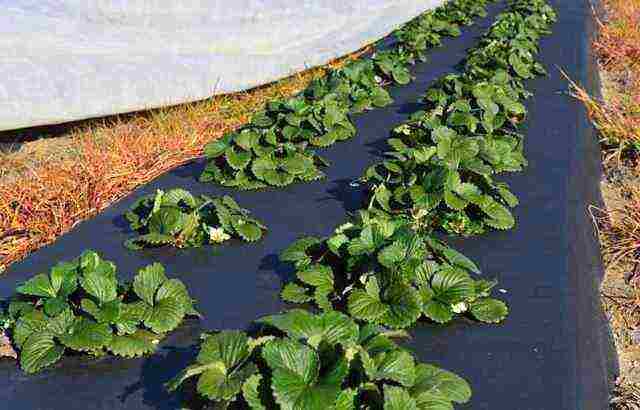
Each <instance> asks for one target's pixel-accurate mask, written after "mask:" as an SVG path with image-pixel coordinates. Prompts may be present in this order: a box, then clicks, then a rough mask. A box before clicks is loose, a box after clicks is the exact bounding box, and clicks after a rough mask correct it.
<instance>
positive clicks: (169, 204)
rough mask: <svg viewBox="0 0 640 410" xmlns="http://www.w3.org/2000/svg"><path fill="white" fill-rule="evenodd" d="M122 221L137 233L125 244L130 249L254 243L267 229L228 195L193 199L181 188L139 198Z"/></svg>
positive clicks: (193, 197)
mask: <svg viewBox="0 0 640 410" xmlns="http://www.w3.org/2000/svg"><path fill="white" fill-rule="evenodd" d="M125 218H126V219H127V220H128V221H129V224H130V227H131V229H133V230H135V231H137V232H138V233H139V234H140V235H139V236H137V237H135V238H132V239H129V240H127V241H126V242H125V246H126V247H127V248H129V249H141V248H143V247H144V246H161V245H168V244H170V245H173V246H176V247H179V248H182V247H193V246H202V245H203V244H218V243H221V242H224V241H226V240H228V239H231V238H232V237H239V238H242V239H243V240H245V241H248V242H254V241H257V240H259V239H260V238H261V237H262V234H263V231H265V230H266V229H267V228H266V226H264V225H263V224H262V223H261V222H260V221H258V220H257V219H254V218H252V217H251V216H250V214H249V211H247V210H246V209H243V208H240V206H239V205H238V204H237V203H236V202H235V201H234V200H233V198H231V197H229V196H226V195H225V196H223V197H222V198H211V197H209V196H206V195H201V196H195V195H192V194H191V193H189V192H188V191H185V190H184V189H180V188H176V189H171V190H169V191H167V192H164V191H162V190H158V191H157V192H156V193H155V195H149V196H145V197H143V198H140V199H139V200H138V201H136V203H135V204H134V205H133V206H132V208H131V209H130V210H129V211H128V212H127V213H125Z"/></svg>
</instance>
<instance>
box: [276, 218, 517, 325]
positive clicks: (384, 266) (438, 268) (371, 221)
mask: <svg viewBox="0 0 640 410" xmlns="http://www.w3.org/2000/svg"><path fill="white" fill-rule="evenodd" d="M281 260H283V261H287V262H292V263H294V265H295V268H296V273H295V275H296V280H295V281H293V282H291V283H288V284H287V285H286V286H285V287H284V289H283V291H282V298H283V299H284V300H286V301H288V302H293V303H307V302H313V303H315V304H316V305H317V306H318V307H319V308H321V309H323V310H327V311H329V310H333V309H334V308H335V309H345V308H346V311H347V312H348V313H349V315H351V316H352V317H354V318H356V319H359V320H362V321H365V322H371V323H377V324H381V325H384V326H387V327H390V328H407V327H409V326H411V325H413V324H414V323H415V322H416V321H417V320H418V319H419V318H420V317H423V316H424V317H426V318H428V319H430V320H432V321H434V322H437V323H446V322H449V321H451V320H452V319H453V318H454V316H455V315H458V314H463V315H467V316H469V317H471V318H474V319H476V320H479V321H482V322H488V323H498V322H501V321H502V320H503V319H504V318H505V317H506V315H507V312H508V310H507V307H506V305H505V304H504V303H503V302H501V301H499V300H496V299H492V298H490V297H489V296H490V292H491V289H492V288H493V287H494V286H495V282H490V281H486V280H475V279H473V278H472V277H471V275H470V272H472V273H479V270H478V267H477V266H476V265H475V264H474V263H473V262H472V261H471V260H469V259H468V258H466V257H465V256H464V255H462V254H460V253H459V252H457V251H455V250H454V249H453V248H450V247H449V246H447V245H446V244H445V243H444V242H442V241H440V240H438V239H437V238H435V237H433V236H431V235H428V234H425V232H424V230H423V225H422V221H421V220H420V219H419V218H418V217H415V218H411V219H409V218H402V217H395V218H391V217H388V216H387V215H385V214H384V213H380V212H368V211H360V213H359V214H358V218H356V219H355V220H354V221H353V222H350V223H347V224H345V225H342V226H341V227H339V228H338V229H336V231H335V233H334V234H333V235H332V236H330V237H328V238H325V239H322V240H321V239H318V238H312V237H307V238H302V239H300V240H298V241H296V242H294V243H293V244H292V245H291V246H289V247H288V248H287V249H285V250H284V252H282V254H281Z"/></svg>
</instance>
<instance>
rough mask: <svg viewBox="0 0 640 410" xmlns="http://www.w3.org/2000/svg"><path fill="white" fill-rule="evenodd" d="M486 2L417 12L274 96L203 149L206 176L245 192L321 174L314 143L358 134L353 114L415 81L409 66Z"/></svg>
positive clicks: (465, 1) (465, 0) (464, 1)
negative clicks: (364, 53)
mask: <svg viewBox="0 0 640 410" xmlns="http://www.w3.org/2000/svg"><path fill="white" fill-rule="evenodd" d="M486 3H487V1H486V0H480V1H478V0H476V1H471V0H456V1H452V2H449V3H447V4H446V5H444V6H442V7H441V8H439V9H438V10H436V11H429V12H427V13H424V14H423V15H421V16H419V17H417V18H416V19H415V20H413V21H412V22H410V23H408V24H406V25H405V26H403V27H402V28H400V29H399V30H397V31H396V32H395V38H396V43H395V45H394V46H393V47H391V48H389V49H386V50H377V51H375V52H374V53H373V54H372V55H371V56H370V57H367V58H363V59H358V60H354V61H350V62H348V63H347V64H345V65H344V66H343V67H341V68H338V69H335V70H331V71H330V72H329V73H328V75H327V76H326V77H323V78H320V79H318V80H315V81H313V82H312V83H311V84H310V85H309V87H308V88H307V89H306V90H305V91H304V92H302V93H301V94H300V95H298V96H295V97H291V98H288V99H284V100H276V101H273V102H271V103H269V104H267V107H266V109H265V110H263V111H260V112H258V113H256V114H255V115H254V116H253V117H252V119H251V122H250V123H248V124H247V125H245V126H243V127H241V128H240V129H238V130H236V131H233V132H230V133H227V134H225V135H224V136H223V137H222V138H220V139H218V140H216V141H213V142H211V143H209V144H208V145H207V146H206V147H205V155H206V157H207V159H208V164H207V166H206V168H205V170H204V171H203V173H202V175H201V177H200V180H201V181H203V182H216V183H218V184H220V185H223V186H228V187H235V188H239V189H260V188H266V187H283V186H286V185H289V184H291V183H293V182H296V181H305V182H309V181H314V180H317V179H319V178H322V177H323V176H324V174H323V173H322V171H321V170H320V168H321V167H322V166H327V165H328V164H327V163H326V161H324V160H323V159H322V158H321V157H319V156H317V155H316V154H315V153H314V152H313V150H312V148H322V147H328V146H330V145H332V144H334V143H335V142H337V141H343V140H346V139H349V138H351V137H353V136H354V135H355V133H356V129H355V127H354V125H353V123H352V121H351V119H350V118H349V115H350V114H352V113H357V112H361V111H364V110H368V109H372V108H376V107H384V106H386V105H388V104H390V103H391V102H392V99H391V96H390V95H389V93H388V92H387V90H386V89H385V86H386V85H388V84H390V83H395V84H407V83H409V82H410V81H411V75H410V73H409V66H410V65H411V64H413V63H414V62H415V61H416V60H424V59H425V54H424V52H425V51H426V50H427V49H428V48H429V47H434V46H438V45H440V42H441V38H442V37H444V36H457V35H459V34H460V29H459V27H460V25H462V24H470V23H471V19H472V18H473V17H475V16H478V15H484V7H485V5H486Z"/></svg>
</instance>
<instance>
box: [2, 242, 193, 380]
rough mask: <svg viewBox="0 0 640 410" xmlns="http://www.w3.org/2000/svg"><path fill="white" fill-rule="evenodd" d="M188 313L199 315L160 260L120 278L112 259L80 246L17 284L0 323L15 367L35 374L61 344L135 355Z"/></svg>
mask: <svg viewBox="0 0 640 410" xmlns="http://www.w3.org/2000/svg"><path fill="white" fill-rule="evenodd" d="M187 315H198V313H197V312H196V311H195V309H194V307H193V301H192V299H191V297H190V296H189V292H188V291H187V288H186V287H185V285H184V284H183V283H182V282H181V281H180V280H178V279H168V278H167V277H166V275H165V273H164V268H163V267H162V265H160V264H157V263H155V264H152V265H149V266H147V267H145V268H143V269H141V270H140V271H139V272H138V274H137V275H136V276H135V278H134V280H133V283H120V282H119V281H118V278H117V276H116V266H115V265H114V264H113V263H112V262H109V261H105V260H103V259H102V258H101V257H100V256H99V255H98V254H97V253H96V252H93V251H85V252H84V253H82V255H81V256H80V257H78V258H76V259H75V260H73V261H71V262H61V263H59V264H57V265H55V266H54V267H52V268H51V271H50V273H49V274H48V275H47V274H39V275H36V276H34V277H32V278H31V279H29V280H28V281H26V282H25V283H23V284H22V285H20V286H18V288H17V289H16V295H15V297H14V298H13V299H12V300H11V301H10V303H9V304H8V308H7V310H6V312H5V314H4V316H3V319H2V325H3V327H4V328H5V329H6V331H7V333H8V335H9V336H10V338H11V341H12V344H13V345H14V346H15V348H16V349H18V351H19V360H20V365H21V367H22V369H23V370H24V371H25V372H27V373H35V372H38V371H40V370H42V369H43V368H45V367H48V366H50V365H52V364H54V363H56V362H57V361H58V360H60V358H61V357H62V356H63V354H64V353H65V351H74V352H83V353H88V354H91V355H94V356H100V355H104V354H106V353H112V354H115V355H117V356H122V357H135V356H141V355H144V354H147V353H151V352H153V351H154V350H155V348H156V345H157V344H158V343H159V342H160V340H161V339H162V338H163V337H164V334H165V333H167V332H170V331H172V330H173V329H175V328H176V327H177V326H178V325H179V324H180V323H181V322H182V320H183V319H184V317H185V316H187Z"/></svg>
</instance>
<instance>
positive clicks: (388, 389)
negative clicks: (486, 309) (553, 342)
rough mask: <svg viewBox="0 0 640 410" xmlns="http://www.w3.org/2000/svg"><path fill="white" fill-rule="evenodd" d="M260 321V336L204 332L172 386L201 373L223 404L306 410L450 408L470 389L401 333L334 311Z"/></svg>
mask: <svg viewBox="0 0 640 410" xmlns="http://www.w3.org/2000/svg"><path fill="white" fill-rule="evenodd" d="M258 323H260V324H262V325H263V327H262V329H261V334H260V335H259V336H258V337H251V336H248V335H247V334H245V333H243V332H239V331H223V332H220V333H215V334H206V335H204V336H203V341H202V346H201V348H200V353H199V355H198V357H197V358H196V363H195V364H193V365H191V366H189V367H187V368H186V369H184V370H183V371H182V372H181V373H180V374H179V375H177V376H176V377H175V378H174V379H173V380H171V381H170V382H169V383H168V384H167V387H168V388H169V390H171V391H173V390H175V389H177V388H178V387H179V386H181V385H182V383H183V382H184V381H185V380H187V379H189V378H197V383H196V391H197V393H198V394H199V395H201V396H203V397H205V398H207V399H208V400H211V401H213V402H215V403H217V404H218V405H220V407H221V408H227V407H228V406H229V405H230V404H232V403H234V404H237V405H239V406H242V407H243V408H251V409H267V408H269V409H277V408H280V409H300V410H302V409H304V410H316V409H317V410H324V409H335V410H338V409H356V408H358V409H363V408H385V409H418V408H425V409H426V408H443V409H450V408H452V403H465V402H467V401H468V400H469V397H470V395H471V389H470V387H469V385H468V383H467V382H466V381H465V380H463V379H462V378H460V377H459V376H457V375H455V374H453V373H451V372H448V371H446V370H442V369H440V368H438V367H436V366H433V365H430V364H426V363H418V362H416V359H415V358H414V357H413V355H412V354H411V353H409V352H408V351H407V350H405V349H403V348H401V347H399V346H398V345H397V344H396V342H395V341H394V340H393V338H394V337H396V338H397V337H399V336H404V334H403V333H401V332H400V333H399V332H389V331H388V330H385V329H384V328H380V327H378V326H375V325H364V326H359V325H358V324H357V323H356V322H354V321H353V320H352V319H351V318H349V317H348V316H346V315H344V314H342V313H339V312H335V311H328V312H324V313H322V314H312V313H309V312H307V311H305V310H290V311H288V312H286V313H282V314H278V315H273V316H268V317H264V318H262V319H260V320H258Z"/></svg>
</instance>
